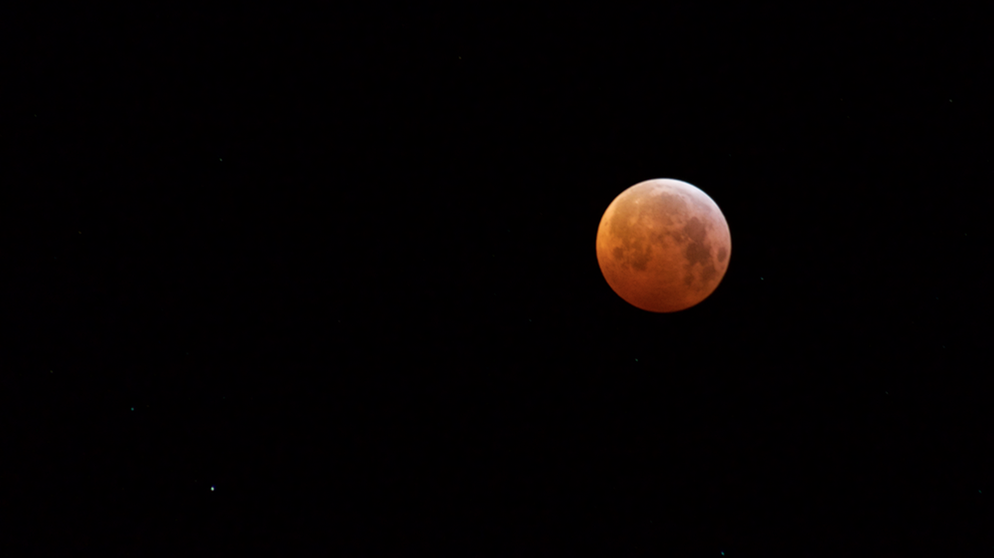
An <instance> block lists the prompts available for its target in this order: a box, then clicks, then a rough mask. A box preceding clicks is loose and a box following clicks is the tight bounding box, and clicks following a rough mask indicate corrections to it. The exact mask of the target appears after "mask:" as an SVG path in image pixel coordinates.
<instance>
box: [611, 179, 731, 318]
mask: <svg viewBox="0 0 994 558" xmlns="http://www.w3.org/2000/svg"><path fill="white" fill-rule="evenodd" d="M731 255H732V237H731V234H730V233H729V231H728V223H727V222H726V221H725V216H724V215H723V214H722V213H721V209H719V208H718V204H716V203H715V202H714V200H712V199H711V198H710V197H709V196H708V195H707V194H705V193H704V192H703V191H701V190H700V189H699V188H697V187H696V186H694V185H693V184H689V183H687V182H683V181H682V180H673V179H669V178H657V179H653V180H646V181H644V182H639V183H638V184H636V185H634V186H632V187H630V188H628V189H627V190H625V191H624V192H622V193H621V194H619V195H618V197H616V198H615V199H614V201H612V202H611V205H609V206H608V207H607V210H606V211H604V216H603V217H601V222H600V226H599V227H598V228H597V262H598V263H599V264H600V267H601V273H603V274H604V279H606V280H607V284H608V285H610V287H611V289H612V290H614V292H615V293H617V294H618V296H620V297H621V298H622V299H624V300H625V301H626V302H628V303H629V304H631V305H632V306H635V307H636V308H641V309H642V310H647V311H649V312H678V311H680V310H686V309H687V308H690V307H692V306H695V305H697V304H698V303H700V302H701V301H702V300H704V299H705V298H707V297H708V296H710V295H711V293H713V292H714V290H715V289H716V288H718V283H720V282H721V279H722V278H723V277H724V276H725V271H726V270H728V260H729V258H730V257H731Z"/></svg>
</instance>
